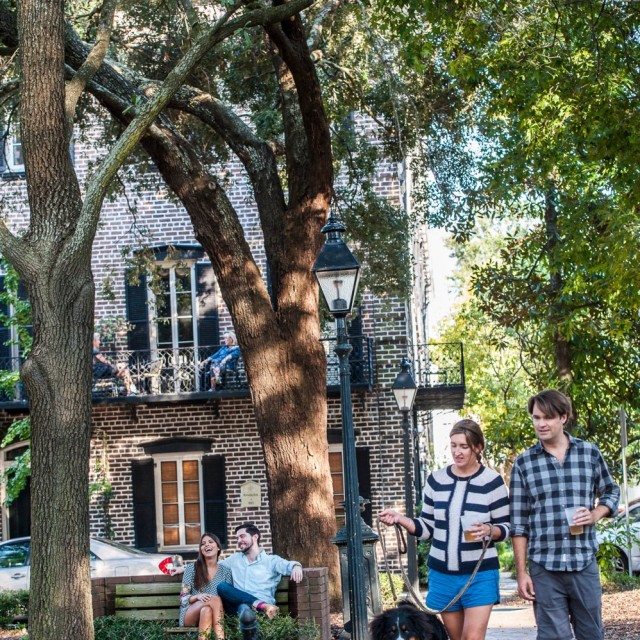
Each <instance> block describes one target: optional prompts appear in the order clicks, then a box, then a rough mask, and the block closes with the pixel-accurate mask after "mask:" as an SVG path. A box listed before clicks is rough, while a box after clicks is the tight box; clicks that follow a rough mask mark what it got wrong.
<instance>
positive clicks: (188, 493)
mask: <svg viewBox="0 0 640 640" xmlns="http://www.w3.org/2000/svg"><path fill="white" fill-rule="evenodd" d="M184 499H185V502H198V501H199V500H200V483H199V482H185V483H184Z"/></svg>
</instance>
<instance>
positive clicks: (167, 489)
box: [162, 482, 178, 502]
mask: <svg viewBox="0 0 640 640" xmlns="http://www.w3.org/2000/svg"><path fill="white" fill-rule="evenodd" d="M162 502H178V485H177V483H175V482H171V483H168V482H163V483H162Z"/></svg>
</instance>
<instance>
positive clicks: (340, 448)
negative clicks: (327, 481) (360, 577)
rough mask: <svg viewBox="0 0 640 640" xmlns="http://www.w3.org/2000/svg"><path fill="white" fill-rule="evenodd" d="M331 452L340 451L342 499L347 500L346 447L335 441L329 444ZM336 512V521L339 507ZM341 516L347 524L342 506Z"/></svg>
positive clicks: (342, 521) (342, 520)
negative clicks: (345, 484) (345, 479)
mask: <svg viewBox="0 0 640 640" xmlns="http://www.w3.org/2000/svg"><path fill="white" fill-rule="evenodd" d="M329 453H339V454H340V462H341V463H342V499H343V500H346V495H345V486H344V482H345V481H344V448H343V446H342V443H335V444H330V445H329ZM332 489H333V481H332ZM335 495H336V494H335V492H334V493H333V497H335ZM338 508H339V507H338ZM334 514H335V515H336V521H337V520H338V518H337V516H338V511H337V509H336V510H334ZM340 517H341V521H340V522H341V523H342V524H346V519H345V518H346V512H345V509H344V507H342V513H341V514H340Z"/></svg>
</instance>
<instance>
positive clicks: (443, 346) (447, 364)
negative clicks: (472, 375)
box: [413, 342, 464, 387]
mask: <svg viewBox="0 0 640 640" xmlns="http://www.w3.org/2000/svg"><path fill="white" fill-rule="evenodd" d="M413 374H414V379H415V381H416V384H417V385H418V387H450V386H464V353H463V349H462V343H461V342H440V343H429V344H421V345H416V347H415V352H414V366H413Z"/></svg>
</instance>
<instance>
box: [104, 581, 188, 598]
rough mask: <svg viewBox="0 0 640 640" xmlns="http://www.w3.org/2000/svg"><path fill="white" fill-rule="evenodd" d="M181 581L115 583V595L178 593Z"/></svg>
mask: <svg viewBox="0 0 640 640" xmlns="http://www.w3.org/2000/svg"><path fill="white" fill-rule="evenodd" d="M181 588H182V583H180V582H135V583H131V584H126V583H123V584H117V585H116V595H117V596H129V595H131V596H135V595H145V594H151V595H159V594H170V593H175V594H176V595H179V594H180V589H181Z"/></svg>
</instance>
